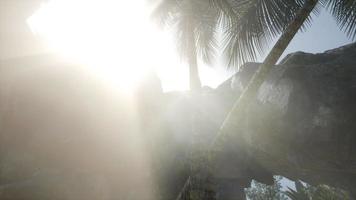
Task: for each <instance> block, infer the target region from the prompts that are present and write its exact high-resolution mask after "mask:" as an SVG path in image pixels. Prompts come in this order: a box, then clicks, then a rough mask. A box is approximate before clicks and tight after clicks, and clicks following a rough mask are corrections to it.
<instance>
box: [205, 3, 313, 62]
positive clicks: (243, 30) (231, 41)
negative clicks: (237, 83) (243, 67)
mask: <svg viewBox="0 0 356 200" xmlns="http://www.w3.org/2000/svg"><path fill="white" fill-rule="evenodd" d="M211 1H213V5H214V6H217V7H218V8H219V9H221V10H222V13H223V14H224V15H225V17H224V20H225V21H224V23H223V24H224V26H225V27H223V29H224V38H223V44H224V52H225V56H226V57H227V59H228V61H229V62H228V64H229V65H228V66H238V65H240V64H242V63H245V62H247V61H255V60H256V59H257V56H258V55H261V54H263V53H264V52H265V50H267V47H268V45H269V44H270V43H271V42H272V41H273V39H274V38H276V37H277V36H279V35H280V34H281V33H282V32H283V31H284V30H285V28H286V27H287V25H288V24H289V23H290V22H291V21H292V20H293V19H294V18H295V16H296V14H297V11H298V10H299V9H300V8H301V7H302V5H303V3H304V0H211ZM308 23H310V19H309V20H308V21H307V24H308Z"/></svg>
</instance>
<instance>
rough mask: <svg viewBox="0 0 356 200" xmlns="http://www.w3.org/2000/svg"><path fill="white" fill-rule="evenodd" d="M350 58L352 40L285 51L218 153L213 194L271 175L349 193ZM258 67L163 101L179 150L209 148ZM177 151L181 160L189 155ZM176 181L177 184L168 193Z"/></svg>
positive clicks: (233, 195) (354, 151) (355, 184)
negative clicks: (313, 50) (197, 91)
mask: <svg viewBox="0 0 356 200" xmlns="http://www.w3.org/2000/svg"><path fill="white" fill-rule="evenodd" d="M355 58H356V44H351V45H348V46H344V47H340V48H337V49H333V50H329V51H326V52H324V53H320V54H309V53H303V52H297V53H294V54H290V55H288V56H287V57H286V58H285V59H283V60H282V62H281V64H279V65H276V66H275V67H274V68H273V70H272V71H271V73H270V74H269V76H268V78H267V80H266V81H265V82H264V83H263V85H262V87H261V88H260V90H259V92H258V95H257V98H256V99H255V101H254V102H251V105H250V107H249V108H248V111H247V112H246V117H245V119H244V121H243V122H240V123H241V124H238V125H237V127H236V129H235V130H231V132H232V133H234V134H232V135H231V136H228V137H227V138H226V139H225V143H224V145H223V149H224V150H223V152H221V154H220V155H218V158H217V163H215V164H216V166H215V167H216V169H217V170H215V171H214V177H215V179H216V182H217V184H218V185H219V186H218V190H217V197H218V199H219V198H220V199H239V198H241V192H243V188H245V187H249V183H250V181H251V180H252V179H255V180H257V181H259V182H263V183H266V184H270V183H271V182H272V181H273V179H272V175H283V176H285V177H288V178H290V179H292V180H297V179H301V180H303V181H305V182H308V183H310V184H315V185H317V184H328V185H330V186H334V187H339V188H342V189H346V190H348V191H349V192H351V193H353V194H354V195H355V190H354V188H356V181H355V180H356V177H355V173H356V171H355V169H356V168H355V166H356V160H355V157H356V148H355V144H356V135H355V130H356V126H355V123H354V122H355V120H356V104H355V102H356V67H355V66H356V59H355ZM258 66H259V63H247V64H245V65H244V66H242V67H241V70H240V71H239V72H238V73H237V74H236V75H235V76H234V77H232V78H231V79H229V80H227V81H226V82H224V83H223V84H221V85H220V86H219V87H218V88H217V89H216V90H214V91H213V92H206V93H204V92H203V93H202V94H200V95H197V96H194V97H193V96H186V95H185V96H184V95H176V97H175V98H172V99H174V100H172V101H169V103H168V105H170V106H169V108H170V109H165V110H166V112H167V113H168V114H167V115H169V117H168V118H166V119H168V123H167V124H166V125H167V126H168V129H170V131H168V132H170V133H171V134H173V137H174V138H175V141H177V142H178V143H179V144H181V145H180V146H179V145H178V146H179V148H182V149H185V150H186V149H189V148H191V149H192V151H193V152H194V149H195V148H196V146H199V145H196V144H197V143H199V142H200V144H202V146H207V144H209V142H211V141H212V140H213V138H214V136H215V135H216V133H217V132H218V130H219V127H220V125H221V123H222V122H223V120H224V118H225V116H226V114H227V113H228V111H229V109H230V108H231V107H232V104H233V102H234V101H235V100H236V99H237V98H238V97H239V95H240V94H241V92H242V90H243V88H244V87H245V86H246V84H247V83H248V81H249V80H250V78H251V77H252V75H253V73H254V72H255V71H256V70H257V68H258ZM192 130H193V131H192ZM192 141H199V142H197V143H193V142H192ZM189 144H191V147H189ZM182 155H184V154H181V156H180V157H178V158H179V160H180V161H181V160H184V159H186V160H189V158H187V157H189V156H186V157H184V156H182ZM171 169H176V168H171ZM171 172H173V171H171ZM173 174H174V173H173ZM171 184H173V183H171ZM181 187H182V185H179V184H177V185H176V187H173V188H175V190H173V191H174V192H173V193H176V192H177V191H179V190H180V188H181ZM239 191H240V192H239Z"/></svg>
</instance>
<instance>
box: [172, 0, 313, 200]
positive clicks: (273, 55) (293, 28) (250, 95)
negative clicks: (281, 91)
mask: <svg viewBox="0 0 356 200" xmlns="http://www.w3.org/2000/svg"><path fill="white" fill-rule="evenodd" d="M317 3H318V0H306V2H305V4H304V5H303V7H302V8H301V10H300V11H299V12H298V13H297V15H296V18H295V19H294V20H293V21H292V22H291V23H290V24H289V26H288V27H287V28H286V30H285V32H284V33H283V34H282V36H281V37H280V38H279V40H278V41H277V43H276V44H275V45H274V47H273V48H272V50H271V51H270V53H269V54H268V56H267V57H266V59H265V60H264V62H263V63H262V64H261V66H260V67H259V68H258V70H257V71H256V73H255V74H254V76H253V77H252V78H251V80H250V82H249V84H248V85H247V87H246V88H245V90H244V91H243V93H242V94H241V96H240V98H239V99H238V100H237V101H236V102H235V103H234V105H233V107H232V109H231V111H230V112H229V114H228V115H227V117H226V118H225V120H224V122H223V124H222V126H221V127H220V131H219V133H218V135H217V137H216V139H215V141H214V143H213V146H212V149H210V150H212V151H214V149H215V148H216V147H217V145H216V144H217V143H218V142H219V140H220V139H222V138H223V137H222V136H223V135H225V134H228V133H229V130H234V127H235V126H237V125H238V123H239V122H240V120H241V119H242V118H243V117H244V116H243V114H244V110H245V108H246V107H247V106H248V105H249V103H250V102H251V101H252V100H254V98H255V96H256V95H257V92H258V89H259V87H260V86H261V85H262V83H263V82H264V80H265V78H266V76H267V75H268V73H269V72H270V71H271V69H272V67H273V66H274V65H275V64H276V62H277V61H278V59H279V58H280V57H281V55H282V53H283V52H284V51H285V49H286V48H287V46H288V45H289V43H290V42H291V40H292V39H293V37H294V36H295V34H296V33H297V32H298V30H299V29H300V28H301V26H302V25H303V23H304V21H305V20H306V19H307V18H308V17H309V15H310V13H311V12H312V10H313V9H314V7H315V6H316V4H317ZM193 44H194V43H193ZM195 66H196V65H195ZM190 67H191V70H192V69H193V68H192V67H194V65H193V66H190ZM195 70H196V72H197V67H195ZM192 71H193V72H194V70H192ZM192 75H193V74H191V86H192V83H193V82H192V78H194V76H192ZM195 76H197V74H196V75H195ZM198 80H199V77H198ZM199 82H200V81H199ZM210 156H213V157H212V159H209V160H210V162H211V161H213V160H214V156H215V154H211V155H210ZM189 185H190V184H189V181H187V182H186V184H185V187H184V188H183V190H182V191H181V193H180V195H179V196H178V198H177V200H188V199H189V197H187V196H186V195H183V194H187V192H188V191H189V189H188V188H190V187H189Z"/></svg>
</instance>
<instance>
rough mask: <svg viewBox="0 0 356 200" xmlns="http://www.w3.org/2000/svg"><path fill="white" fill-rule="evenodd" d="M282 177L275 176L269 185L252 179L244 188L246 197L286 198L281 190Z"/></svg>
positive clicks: (252, 198) (255, 199)
mask: <svg viewBox="0 0 356 200" xmlns="http://www.w3.org/2000/svg"><path fill="white" fill-rule="evenodd" d="M281 179H282V177H280V176H276V177H275V181H274V184H273V185H271V186H269V185H265V184H262V183H258V182H256V181H252V183H251V187H250V188H247V189H245V193H246V197H247V199H251V200H287V197H286V196H285V195H284V193H283V192H282V185H281V182H280V181H281Z"/></svg>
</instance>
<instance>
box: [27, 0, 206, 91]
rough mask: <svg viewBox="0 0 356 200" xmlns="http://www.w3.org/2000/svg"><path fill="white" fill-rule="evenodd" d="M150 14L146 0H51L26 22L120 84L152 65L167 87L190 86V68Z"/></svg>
mask: <svg viewBox="0 0 356 200" xmlns="http://www.w3.org/2000/svg"><path fill="white" fill-rule="evenodd" d="M149 15H150V9H149V8H148V7H147V6H146V5H145V2H144V0H135V1H114V0H92V1H87V0H51V1H49V2H47V3H44V4H42V6H41V7H40V8H39V9H38V10H37V12H35V13H34V14H33V15H32V16H31V17H30V18H29V19H28V24H29V26H30V28H31V30H32V32H33V33H34V34H35V35H37V36H39V37H43V38H44V39H45V41H46V43H47V44H48V45H49V46H50V49H52V50H53V51H55V52H56V53H58V54H60V55H62V56H65V57H66V58H71V59H73V60H75V61H76V62H80V63H82V64H85V65H86V66H88V67H90V69H91V70H92V71H93V72H94V73H95V74H97V75H99V76H100V77H101V78H104V79H105V80H108V81H110V82H112V83H113V84H115V85H116V86H118V87H119V88H120V89H124V90H132V89H133V88H134V87H135V86H137V84H138V83H139V81H140V80H141V79H142V77H143V76H144V75H145V73H147V71H149V70H155V71H156V72H157V73H158V75H159V76H160V78H161V79H162V82H163V83H164V85H163V87H164V89H165V90H171V89H186V88H187V87H188V80H187V69H186V68H184V67H181V66H179V65H181V63H180V62H179V58H178V56H177V55H176V52H175V47H174V44H173V41H172V38H171V37H170V36H169V34H168V33H165V32H162V31H161V30H159V29H158V28H157V27H156V26H154V25H153V23H152V22H151V21H150V18H149ZM210 74H211V73H210Z"/></svg>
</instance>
